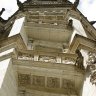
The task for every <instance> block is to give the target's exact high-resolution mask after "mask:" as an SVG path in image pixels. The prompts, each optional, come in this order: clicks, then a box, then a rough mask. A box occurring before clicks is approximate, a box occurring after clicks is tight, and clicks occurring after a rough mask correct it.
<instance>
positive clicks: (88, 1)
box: [0, 0, 96, 26]
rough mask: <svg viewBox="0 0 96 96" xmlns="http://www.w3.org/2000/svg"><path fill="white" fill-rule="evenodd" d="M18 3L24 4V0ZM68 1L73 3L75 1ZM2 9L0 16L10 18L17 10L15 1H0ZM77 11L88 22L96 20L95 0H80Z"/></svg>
mask: <svg viewBox="0 0 96 96" xmlns="http://www.w3.org/2000/svg"><path fill="white" fill-rule="evenodd" d="M20 1H21V2H24V1H26V0H20ZM69 1H71V2H74V1H75V0H69ZM3 7H4V8H5V9H6V11H5V12H4V13H3V15H2V17H3V18H4V19H7V18H8V17H10V15H12V14H13V13H14V12H15V11H16V10H17V9H18V6H17V4H16V0H0V10H1V9H2V8H3ZM78 9H79V10H80V11H81V12H82V13H83V14H84V15H85V16H86V17H87V18H88V20H89V21H93V20H96V12H95V10H96V0H80V3H79V6H78ZM95 26H96V24H95Z"/></svg>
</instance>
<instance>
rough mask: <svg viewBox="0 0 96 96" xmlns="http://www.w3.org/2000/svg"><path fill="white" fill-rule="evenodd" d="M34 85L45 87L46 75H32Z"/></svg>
mask: <svg viewBox="0 0 96 96" xmlns="http://www.w3.org/2000/svg"><path fill="white" fill-rule="evenodd" d="M32 85H35V86H40V87H44V86H45V77H44V76H35V75H33V76H32Z"/></svg>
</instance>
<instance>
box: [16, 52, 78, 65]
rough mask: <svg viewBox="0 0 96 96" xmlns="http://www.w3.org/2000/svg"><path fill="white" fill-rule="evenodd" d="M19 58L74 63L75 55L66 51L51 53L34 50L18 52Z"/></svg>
mask: <svg viewBox="0 0 96 96" xmlns="http://www.w3.org/2000/svg"><path fill="white" fill-rule="evenodd" d="M17 57H18V59H19V60H32V61H41V62H51V63H63V64H75V61H76V57H77V56H76V55H75V54H68V53H51V52H49V53H48V52H34V51H22V52H20V51H19V52H18V56H17Z"/></svg>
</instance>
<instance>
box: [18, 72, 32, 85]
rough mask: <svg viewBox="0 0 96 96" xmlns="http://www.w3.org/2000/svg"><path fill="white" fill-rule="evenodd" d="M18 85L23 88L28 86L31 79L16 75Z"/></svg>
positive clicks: (25, 75) (27, 76) (26, 76)
mask: <svg viewBox="0 0 96 96" xmlns="http://www.w3.org/2000/svg"><path fill="white" fill-rule="evenodd" d="M18 81H19V82H18V85H19V86H25V85H28V84H30V81H31V78H30V75H29V74H18Z"/></svg>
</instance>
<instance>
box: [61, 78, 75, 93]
mask: <svg viewBox="0 0 96 96" xmlns="http://www.w3.org/2000/svg"><path fill="white" fill-rule="evenodd" d="M62 88H63V89H65V90H66V92H67V94H76V90H75V83H73V82H72V81H71V80H67V79H64V78H63V79H62Z"/></svg>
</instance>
